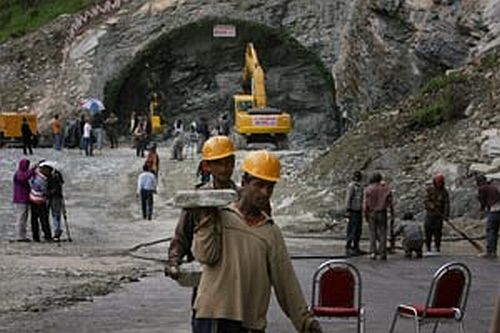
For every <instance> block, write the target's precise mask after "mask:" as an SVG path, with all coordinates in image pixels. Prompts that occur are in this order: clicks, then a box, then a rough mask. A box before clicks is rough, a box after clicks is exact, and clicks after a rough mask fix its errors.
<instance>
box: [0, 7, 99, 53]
mask: <svg viewBox="0 0 500 333" xmlns="http://www.w3.org/2000/svg"><path fill="white" fill-rule="evenodd" d="M96 2H97V1H95V0H1V1H0V43H2V42H5V41H6V40H7V39H9V38H15V37H20V36H23V35H24V34H26V33H28V32H30V31H33V30H35V29H37V28H38V27H40V26H43V25H44V24H46V23H48V22H50V21H51V20H53V19H54V18H56V17H57V16H59V15H61V14H64V13H74V12H77V11H79V10H81V9H82V8H85V7H87V6H89V5H92V4H94V3H96Z"/></svg>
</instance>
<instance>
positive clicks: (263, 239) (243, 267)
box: [192, 150, 321, 333]
mask: <svg viewBox="0 0 500 333" xmlns="http://www.w3.org/2000/svg"><path fill="white" fill-rule="evenodd" d="M280 168H281V166H280V161H279V160H278V158H277V157H276V156H275V155H273V154H272V153H270V152H268V151H265V150H260V151H253V152H250V153H248V155H247V156H246V158H245V159H244V161H243V165H242V171H243V172H244V173H243V178H242V189H241V191H240V198H239V200H238V201H237V202H235V203H232V204H230V205H228V206H226V207H223V208H218V209H210V210H204V212H203V213H201V214H200V219H199V220H198V221H197V223H196V225H195V227H194V239H193V247H192V250H193V254H194V257H195V258H196V259H197V260H198V261H199V262H201V263H202V264H203V273H202V275H201V281H200V285H199V288H198V295H197V297H196V300H195V303H194V309H195V311H196V319H195V322H194V329H193V332H194V333H209V332H210V333H214V332H217V333H220V332H235V333H238V332H265V329H266V325H267V323H266V315H267V310H268V308H269V302H270V297H271V287H273V288H274V291H275V294H276V298H277V300H278V303H279V304H280V306H281V308H282V310H283V312H284V313H285V314H286V315H287V316H288V317H289V318H290V320H291V321H292V323H293V325H294V327H295V329H296V330H297V332H321V327H320V325H319V323H318V321H317V320H315V319H314V317H313V315H312V313H311V312H310V311H309V310H308V306H307V303H306V301H305V299H304V296H303V294H302V290H301V288H300V284H299V282H298V280H297V276H296V275H295V271H294V269H293V266H292V263H291V260H290V257H289V255H288V252H287V248H286V244H285V241H284V238H283V236H282V234H281V230H280V228H279V227H278V226H277V225H276V224H275V223H274V222H273V220H272V218H271V216H270V199H271V196H272V194H273V190H274V186H275V184H276V182H277V181H278V180H279V178H280Z"/></svg>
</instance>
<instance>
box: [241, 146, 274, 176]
mask: <svg viewBox="0 0 500 333" xmlns="http://www.w3.org/2000/svg"><path fill="white" fill-rule="evenodd" d="M241 170H243V171H244V172H246V173H248V174H250V175H251V176H254V177H256V178H259V179H264V180H268V181H270V182H277V181H278V180H279V179H280V172H281V164H280V160H279V159H278V158H277V157H276V155H274V154H272V153H270V152H268V151H267V150H257V151H252V152H250V153H248V154H247V156H246V157H245V159H244V160H243V164H242V166H241Z"/></svg>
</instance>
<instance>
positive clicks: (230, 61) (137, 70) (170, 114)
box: [104, 18, 338, 141]
mask: <svg viewBox="0 0 500 333" xmlns="http://www.w3.org/2000/svg"><path fill="white" fill-rule="evenodd" d="M217 24H231V25H234V26H235V27H236V35H237V36H236V37H234V38H214V37H212V29H213V27H214V25H217ZM247 42H253V43H254V45H255V47H256V49H257V51H258V55H259V59H260V62H261V65H262V67H263V68H264V71H265V73H266V87H267V95H268V103H269V106H274V107H279V108H280V109H282V110H283V111H286V112H289V113H290V114H291V115H292V117H293V121H294V129H293V131H292V134H291V136H290V137H291V139H292V140H293V138H301V139H305V140H306V141H307V140H315V138H317V137H319V136H323V137H324V136H327V137H330V138H334V137H336V134H337V133H336V129H337V123H338V122H337V118H338V117H337V115H336V107H335V100H334V96H335V92H334V84H333V78H332V76H331V73H330V72H329V70H328V69H327V68H326V67H325V66H324V64H323V63H322V61H321V59H320V58H319V57H318V56H317V55H316V54H315V53H314V52H312V51H311V50H308V49H306V48H304V47H303V46H302V45H301V44H300V43H299V42H298V41H297V40H295V39H294V38H292V37H291V36H290V35H289V34H287V33H285V32H283V31H281V30H277V29H273V28H270V27H268V26H265V25H261V24H256V23H253V22H249V21H239V20H227V19H225V20H221V19H216V18H211V19H205V20H201V21H197V22H195V23H191V24H187V25H185V26H183V27H181V28H179V29H176V30H172V31H171V32H169V33H167V34H165V35H162V36H161V37H160V38H158V39H157V40H155V41H154V42H152V43H151V44H150V45H148V46H147V47H146V48H145V49H143V50H142V51H141V52H139V53H138V54H137V55H136V57H135V58H134V60H133V61H132V62H131V63H130V64H129V65H128V66H127V67H126V68H125V69H124V70H123V71H122V72H121V73H120V75H119V76H118V77H116V78H115V79H113V80H112V81H109V82H107V84H106V86H105V90H104V101H105V104H106V105H107V107H108V110H109V111H113V112H115V114H117V115H118V117H119V118H120V121H121V122H122V124H123V125H124V126H121V128H123V129H124V132H125V129H126V128H127V126H126V124H127V122H128V120H129V118H130V114H131V113H132V111H135V112H136V113H139V114H144V115H145V114H146V113H147V112H148V110H149V101H150V98H151V96H152V94H153V93H156V94H157V95H158V96H159V107H158V113H159V115H160V117H161V118H162V121H164V122H166V123H167V125H168V126H170V127H171V126H172V124H173V123H174V121H175V120H176V119H182V120H183V122H184V123H185V124H187V123H189V122H191V121H196V120H199V118H200V117H201V116H204V117H206V118H207V119H208V120H209V122H210V123H209V126H214V125H215V121H216V119H217V118H218V117H219V116H221V115H222V114H224V113H227V114H228V115H229V116H232V111H233V108H232V96H233V94H235V93H237V92H239V91H241V90H242V88H241V73H242V69H243V65H244V53H245V46H246V43H247Z"/></svg>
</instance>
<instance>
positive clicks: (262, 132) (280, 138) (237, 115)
mask: <svg viewBox="0 0 500 333" xmlns="http://www.w3.org/2000/svg"><path fill="white" fill-rule="evenodd" d="M242 79H243V89H244V92H243V93H237V94H234V95H233V103H234V127H233V133H234V140H235V143H236V146H237V147H238V148H247V147H248V146H249V145H251V144H253V143H258V144H272V145H274V146H275V147H276V148H277V149H287V148H288V134H289V133H290V131H291V129H292V119H291V116H290V114H288V113H286V112H283V111H282V110H280V109H277V108H273V107H269V106H268V105H267V95H266V80H265V73H264V70H263V68H262V66H261V65H260V62H259V58H258V56H257V51H256V50H255V47H254V45H253V43H248V44H247V45H246V50H245V65H244V67H243V77H242ZM249 82H250V85H248V83H249ZM247 86H250V89H246V88H245V87H247ZM245 90H246V91H245ZM248 90H250V91H248Z"/></svg>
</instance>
